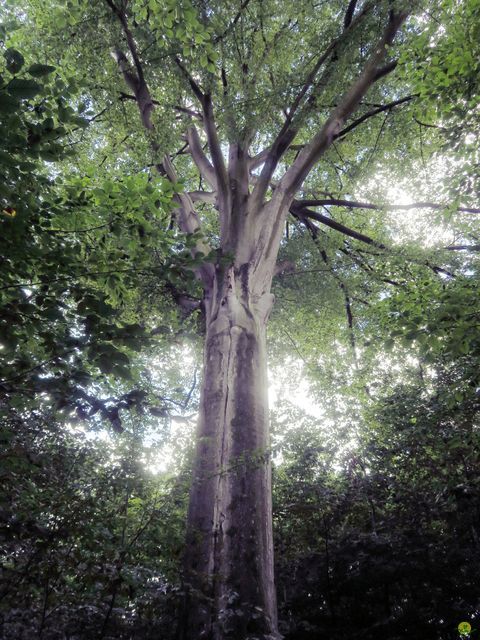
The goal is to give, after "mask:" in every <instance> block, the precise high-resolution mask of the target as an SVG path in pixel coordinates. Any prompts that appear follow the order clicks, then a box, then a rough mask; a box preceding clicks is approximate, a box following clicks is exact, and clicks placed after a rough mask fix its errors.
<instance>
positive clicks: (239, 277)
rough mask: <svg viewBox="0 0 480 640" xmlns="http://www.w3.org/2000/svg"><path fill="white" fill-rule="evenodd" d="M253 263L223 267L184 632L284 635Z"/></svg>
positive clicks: (193, 509) (193, 498)
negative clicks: (279, 612)
mask: <svg viewBox="0 0 480 640" xmlns="http://www.w3.org/2000/svg"><path fill="white" fill-rule="evenodd" d="M251 271H252V267H251V265H250V264H244V265H241V266H239V267H237V268H234V267H230V268H221V267H220V268H217V270H216V273H215V277H214V281H213V283H212V287H211V289H210V290H209V291H207V294H206V300H205V306H206V319H207V330H206V340H205V350H204V372H203V386H202V397H201V407H200V417H199V424H198V432H197V450H196V458H195V466H194V474H193V475H194V477H193V483H192V488H191V494H190V506H189V513H188V532H187V549H186V556H185V581H186V586H187V589H188V593H189V604H188V605H187V611H186V612H185V620H184V625H185V631H184V638H186V639H188V640H194V639H195V640H197V639H200V638H205V639H208V640H227V639H228V640H230V639H231V640H234V639H235V640H246V639H247V638H257V639H261V640H266V639H270V638H271V639H273V638H278V637H279V636H278V634H277V619H276V618H277V612H276V595H275V588H274V578H273V541H272V513H271V468H270V457H269V429H268V400H267V373H266V355H265V329H266V322H267V317H268V313H269V311H270V307H271V304H272V296H271V295H270V293H269V292H265V290H264V287H262V288H263V291H262V293H261V294H259V295H257V294H256V287H255V282H254V281H253V280H254V276H253V275H252V273H251Z"/></svg>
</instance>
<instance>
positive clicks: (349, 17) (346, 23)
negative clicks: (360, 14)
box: [343, 0, 358, 29]
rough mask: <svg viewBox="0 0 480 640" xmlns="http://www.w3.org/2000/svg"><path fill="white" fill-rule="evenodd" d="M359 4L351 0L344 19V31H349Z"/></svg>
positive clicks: (355, 0) (356, 0)
mask: <svg viewBox="0 0 480 640" xmlns="http://www.w3.org/2000/svg"><path fill="white" fill-rule="evenodd" d="M357 2H358V0H350V2H349V3H348V7H347V10H346V11H345V17H344V19H343V28H344V29H348V27H349V26H350V24H351V22H352V19H353V14H354V13H355V7H356V6H357Z"/></svg>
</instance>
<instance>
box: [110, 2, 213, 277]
mask: <svg viewBox="0 0 480 640" xmlns="http://www.w3.org/2000/svg"><path fill="white" fill-rule="evenodd" d="M105 2H106V3H107V4H108V6H109V7H110V8H111V9H112V11H113V12H114V14H115V15H116V16H117V18H118V20H119V21H120V23H121V25H122V28H123V31H124V33H125V36H126V38H127V43H128V47H129V49H130V53H131V54H132V58H133V60H134V62H135V68H136V73H135V72H133V71H131V70H130V69H129V68H128V60H127V59H126V57H125V55H124V54H123V53H122V52H121V51H120V50H118V49H117V50H115V52H114V54H113V55H114V58H115V60H116V61H117V64H118V66H119V68H120V70H121V71H122V74H123V77H124V79H125V82H126V83H127V85H128V87H129V88H130V89H131V90H133V92H134V95H135V98H136V101H137V106H138V109H139V111H140V116H141V120H142V124H143V126H144V127H145V129H147V130H148V131H151V132H153V131H154V125H153V123H152V121H151V118H150V114H151V111H152V110H153V108H154V104H153V100H152V97H151V94H150V90H149V88H148V85H147V83H146V80H145V75H144V73H143V69H142V65H141V63H140V58H139V56H138V53H137V48H136V44H135V41H134V39H133V36H132V34H131V32H130V29H129V27H128V22H127V18H126V15H125V13H124V12H123V11H121V10H120V9H119V8H118V7H117V6H116V5H115V4H114V3H113V2H112V1H111V0H105ZM151 146H152V150H153V151H154V153H157V152H158V151H159V145H158V143H157V142H155V141H154V140H153V139H152V141H151ZM155 168H156V169H157V171H158V172H159V173H160V174H161V175H166V176H167V178H168V179H169V180H170V181H171V182H173V183H176V182H177V176H176V174H175V169H174V167H173V165H172V162H171V160H170V158H169V157H168V156H167V155H165V156H164V157H163V162H162V163H157V164H156V165H155ZM174 201H175V202H176V203H177V204H178V205H179V207H178V209H177V223H178V226H179V228H180V229H181V230H182V231H183V232H185V233H194V232H195V231H198V229H200V221H199V218H198V215H197V213H196V211H195V208H194V206H193V202H192V199H191V198H190V197H189V195H188V194H182V193H180V194H176V195H175V196H174ZM197 252H200V253H203V254H204V255H207V254H208V253H210V248H209V247H208V246H207V245H206V244H205V243H203V242H202V241H200V240H199V241H198V242H197V244H196V246H195V248H194V250H193V253H194V254H195V253H197ZM211 270H212V265H211V264H205V265H202V266H201V267H199V269H198V270H196V272H197V275H198V276H199V277H200V278H201V279H202V281H203V283H204V284H205V285H206V286H208V285H209V283H210V279H211Z"/></svg>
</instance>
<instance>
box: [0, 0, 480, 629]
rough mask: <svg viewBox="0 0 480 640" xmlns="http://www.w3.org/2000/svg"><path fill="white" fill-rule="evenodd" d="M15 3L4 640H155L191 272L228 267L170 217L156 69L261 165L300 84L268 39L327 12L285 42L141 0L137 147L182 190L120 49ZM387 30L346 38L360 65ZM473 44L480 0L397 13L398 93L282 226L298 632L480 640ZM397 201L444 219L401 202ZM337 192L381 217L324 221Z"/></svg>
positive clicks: (182, 403)
mask: <svg viewBox="0 0 480 640" xmlns="http://www.w3.org/2000/svg"><path fill="white" fill-rule="evenodd" d="M27 4H28V7H26V8H25V11H24V10H23V9H22V8H21V7H20V6H19V3H16V2H6V3H4V6H3V5H2V8H1V9H0V15H1V16H2V21H1V24H0V41H1V42H0V43H1V46H2V55H3V58H2V63H1V74H0V137H1V149H0V232H1V236H0V265H1V274H2V283H1V286H0V327H1V350H0V354H1V358H0V417H1V423H0V562H1V572H2V573H1V582H0V637H1V638H5V640H27V639H30V638H33V637H38V638H43V639H44V640H63V639H66V638H69V639H70V640H89V639H91V638H98V639H99V640H101V639H102V638H105V639H108V638H112V639H113V638H123V639H125V640H127V638H128V639H131V638H135V639H138V640H140V639H142V640H148V639H150V638H151V639H152V640H153V638H164V639H165V640H168V639H169V638H172V639H173V638H174V637H176V629H177V622H178V619H179V618H181V616H182V607H184V606H185V601H184V599H183V591H182V588H183V585H182V578H181V569H180V558H181V556H182V548H183V547H182V545H183V538H184V528H185V512H186V502H187V495H188V485H189V477H190V474H189V469H190V464H191V453H192V437H191V433H192V419H193V418H194V415H195V411H196V408H197V406H198V400H199V398H198V380H197V378H198V374H197V371H199V370H200V360H201V357H200V340H199V336H200V338H201V336H202V332H203V319H202V313H201V305H200V292H199V286H198V283H197V282H196V281H195V277H194V273H195V269H196V268H198V266H199V265H201V264H203V263H204V262H205V260H206V261H213V260H214V259H216V258H217V257H218V256H217V254H216V251H217V250H216V249H215V248H214V249H213V251H212V253H210V254H209V255H207V256H205V255H198V253H197V254H196V252H195V249H196V248H197V247H198V246H199V244H198V243H199V238H200V234H195V233H193V234H186V233H182V232H180V231H179V230H178V229H176V228H175V226H174V224H173V222H172V221H173V219H174V214H173V210H174V202H175V198H176V197H177V195H178V194H179V193H182V192H183V191H184V190H185V189H196V188H197V187H198V184H197V182H198V179H197V176H196V175H195V174H194V172H193V171H192V168H191V166H190V165H189V164H188V161H187V160H186V159H185V157H184V155H185V154H184V153H183V150H182V147H181V145H182V144H183V140H182V135H183V133H182V132H183V129H182V127H183V125H184V124H185V122H186V120H185V118H188V117H191V113H192V111H194V106H193V105H192V104H191V103H190V102H189V100H188V98H186V97H185V96H186V90H185V84H186V83H185V78H183V77H182V75H181V74H179V73H178V70H177V72H175V67H174V65H173V64H172V63H171V60H170V61H168V60H167V58H168V56H169V55H170V56H171V55H172V51H173V53H174V54H175V55H181V57H182V60H183V62H184V63H185V64H187V63H188V65H189V68H190V69H194V74H195V77H196V78H198V79H201V81H202V82H203V83H204V85H206V86H207V85H208V86H210V87H211V89H212V92H214V91H217V92H218V93H219V95H221V105H222V117H221V118H220V124H219V126H220V127H222V128H223V129H224V130H225V131H227V133H228V135H229V136H231V135H233V133H234V132H233V131H232V127H233V125H232V119H231V118H229V114H230V115H231V114H232V113H233V114H234V115H235V123H236V125H235V126H236V127H240V128H242V127H246V126H247V124H249V125H250V124H251V123H252V122H255V124H256V126H257V137H256V139H255V140H254V143H253V147H256V146H260V143H261V142H263V141H264V140H265V139H269V136H270V135H271V131H272V130H273V128H274V126H275V125H276V124H277V122H276V121H277V119H278V118H277V114H278V113H279V112H280V113H281V107H282V105H283V101H284V100H285V99H286V98H287V97H289V96H290V97H291V92H292V88H293V87H294V86H295V78H296V75H297V74H298V73H300V70H299V69H296V68H295V67H294V66H289V65H290V63H291V60H292V58H291V56H292V55H293V52H292V47H291V44H290V40H289V38H288V37H286V36H287V35H289V37H290V36H291V37H293V36H294V35H296V34H298V33H300V34H302V36H301V38H302V40H301V41H300V40H299V41H298V42H299V43H301V44H302V46H306V47H307V46H310V47H313V46H315V42H316V39H317V38H318V32H317V29H321V35H322V38H323V39H324V40H325V39H327V38H330V37H332V35H334V34H335V33H336V28H337V24H338V23H339V20H340V22H341V16H343V15H344V11H345V7H344V6H343V3H340V2H332V3H323V4H322V3H321V4H322V7H321V10H322V11H323V12H324V13H323V14H322V16H323V18H324V20H323V22H322V25H321V27H320V26H318V21H316V20H314V19H313V18H312V13H311V6H310V5H311V3H309V2H301V3H299V5H298V15H297V16H296V17H295V21H294V20H293V17H292V16H287V17H288V20H287V19H286V20H285V23H282V24H279V23H278V21H277V20H276V19H275V16H276V12H278V13H279V14H280V13H281V10H280V7H279V4H278V3H276V2H273V1H272V2H265V3H253V2H252V6H251V7H250V9H248V11H251V13H250V14H249V13H248V11H247V14H246V15H242V11H243V10H244V9H246V8H248V4H249V3H248V2H246V3H243V4H242V6H241V7H239V6H237V5H239V3H234V2H228V3H224V7H223V8H222V9H221V10H219V7H218V4H219V3H211V4H212V9H211V12H212V20H211V21H210V23H208V24H206V22H205V19H204V17H205V16H204V15H203V14H202V7H203V8H204V9H205V7H204V5H206V3H202V2H198V3H197V2H167V3H165V4H164V5H162V6H160V3H157V2H148V3H144V2H140V1H138V2H137V1H132V2H131V4H130V7H131V14H132V17H133V19H132V22H133V24H134V25H135V28H136V37H137V39H138V41H139V42H140V43H141V44H142V46H143V47H144V51H143V53H142V55H144V56H145V57H146V60H145V62H146V68H147V69H148V70H149V73H150V77H152V78H155V79H156V81H157V84H156V94H155V100H156V102H157V103H158V104H157V106H158V110H157V111H156V112H155V118H156V120H155V125H156V127H157V130H160V134H159V135H160V140H161V143H162V145H163V146H165V147H166V148H168V149H169V150H170V151H173V150H178V152H177V155H176V158H177V166H178V168H179V169H180V170H181V171H180V172H179V175H181V179H179V180H178V181H175V182H173V183H172V181H171V180H167V179H165V177H164V176H162V175H159V173H158V171H156V163H157V162H158V157H157V151H158V149H156V148H155V147H154V146H153V147H152V144H151V140H150V139H149V136H148V135H143V133H142V132H141V128H140V125H139V124H138V122H137V120H138V118H137V116H136V114H135V107H134V105H133V104H132V99H131V95H129V94H127V93H126V92H125V86H124V85H123V84H120V81H121V79H119V74H118V71H117V69H116V68H115V62H114V61H113V59H112V58H111V56H110V54H109V50H110V49H111V48H112V47H113V46H114V44H115V42H116V41H117V40H118V38H119V33H120V28H119V25H118V24H117V23H116V22H115V21H114V20H112V17H111V15H110V12H109V9H108V7H106V6H104V3H88V2H84V1H81V0H78V1H73V0H72V1H71V2H67V3H56V2H44V1H43V0H38V1H37V0H35V1H33V0H32V1H31V2H29V3H27ZM106 4H107V5H108V2H107V3H106ZM127 4H128V3H125V5H127ZM220 4H221V3H220ZM244 5H245V6H244ZM350 5H352V3H350ZM350 5H349V6H350ZM355 5H356V3H353V5H352V6H353V7H354V8H355ZM47 8H48V11H47ZM239 8H240V10H239ZM205 10H206V9H205ZM433 10H434V11H435V16H434V17H435V19H434V20H428V16H429V15H430V12H431V11H433ZM282 15H283V14H282ZM272 16H273V19H272ZM263 21H265V24H264V22H263ZM377 21H378V16H377V15H376V14H375V13H374V14H373V17H372V19H371V21H370V22H368V24H367V26H366V29H365V31H362V32H361V33H360V34H355V38H358V39H360V40H361V39H362V38H364V39H365V41H366V42H367V44H366V45H365V46H366V47H367V48H368V42H370V41H369V40H368V38H369V37H370V36H371V34H372V33H376V29H377V27H378V24H377ZM33 25H35V34H34V36H32V37H29V33H30V32H29V30H31V29H32V26H33ZM252 25H253V27H252ZM255 25H260V26H259V27H258V26H255ZM292 25H293V26H292ZM315 25H316V26H315ZM479 25H480V16H479V3H478V2H477V1H476V0H468V1H466V2H461V3H457V2H451V1H449V0H445V1H444V2H442V3H440V4H439V5H438V7H436V8H434V7H432V6H430V5H428V6H426V9H425V13H424V14H420V15H418V14H417V15H415V16H414V17H413V18H412V20H411V22H410V23H409V26H408V29H406V30H405V33H404V34H403V36H402V38H403V41H402V44H404V45H405V46H404V48H403V49H402V51H401V53H400V58H399V60H400V62H399V72H398V76H396V79H389V81H388V85H387V87H386V88H385V87H384V88H382V89H380V88H374V90H373V91H372V95H370V96H369V100H371V101H372V102H370V101H367V102H365V104H362V107H361V109H362V112H361V113H362V114H363V115H364V116H366V117H365V118H364V123H365V124H364V126H360V125H359V126H358V127H357V128H356V129H355V132H353V136H352V137H346V139H345V140H344V141H339V143H338V145H336V146H335V148H334V149H333V150H332V151H331V152H329V155H328V156H327V159H326V162H325V163H324V164H323V165H322V170H321V171H320V170H319V171H318V172H316V173H315V174H314V175H313V176H312V178H311V182H310V184H309V185H308V188H307V187H306V193H305V194H304V195H305V196H309V195H310V196H311V197H312V198H313V197H315V199H317V200H318V196H319V194H320V195H321V196H322V198H324V199H325V201H326V203H327V204H325V205H324V206H323V209H322V211H324V213H325V216H324V217H326V219H327V223H325V224H326V226H322V221H321V220H318V219H317V221H316V222H314V221H315V220H316V219H315V218H312V220H310V221H309V222H308V224H304V223H305V220H303V221H302V220H301V218H299V217H298V216H293V217H292V218H291V219H290V220H289V222H288V223H287V228H286V230H285V236H284V238H283V240H282V245H281V250H280V254H281V255H280V258H281V261H282V264H283V265H285V266H284V267H283V268H282V269H281V270H280V273H279V275H278V277H277V278H276V280H275V285H274V289H275V295H276V306H275V308H274V310H273V313H272V319H271V329H270V338H271V341H270V356H271V376H272V379H273V381H274V382H275V384H274V385H273V386H274V387H275V390H276V395H277V396H278V397H282V400H281V401H278V402H277V403H276V404H275V406H274V408H273V411H272V421H273V442H272V453H273V460H274V524H275V528H274V535H275V548H276V573H277V591H278V601H279V616H280V630H281V632H282V633H283V634H284V635H285V637H286V638H287V639H288V640H307V639H308V640H313V639H316V638H323V637H325V638H331V639H332V640H347V639H348V640H356V639H358V640H360V639H362V640H370V639H372V640H373V639H374V638H378V637H383V638H388V639H389V640H396V639H398V640H400V639H402V640H403V639H407V638H409V639H417V638H418V640H420V639H428V638H432V640H433V639H435V640H453V639H457V638H458V637H459V633H458V631H457V626H458V623H459V622H461V621H462V620H465V621H469V622H470V624H471V625H472V628H473V630H472V632H471V634H470V637H471V638H477V637H480V636H479V633H480V631H479V629H480V609H479V603H480V587H479V581H478V577H477V573H478V570H477V568H478V565H479V562H480V542H479V541H480V478H479V474H478V470H479V469H480V439H479V433H480V432H479V426H480V425H479V409H480V332H479V316H480V309H479V300H480V298H479V285H478V282H479V280H478V277H479V275H480V274H479V266H480V265H479V262H478V253H479V244H478V242H479V231H478V223H477V219H476V218H475V215H476V214H475V213H472V212H471V211H474V210H470V211H465V209H466V208H468V207H470V208H471V207H474V206H475V205H478V203H477V201H476V197H477V192H478V150H477V147H476V141H477V134H478V129H479V119H478V105H479V103H480V98H479V95H480V92H479V87H478V77H479V76H478V69H477V67H478V55H477V53H478V33H479V28H480V26H479ZM231 33H234V34H235V35H236V36H238V38H237V37H235V38H233V39H229V37H228V36H230V35H231ZM152 34H161V36H159V37H157V35H155V37H153V36H152ZM396 46H397V45H396ZM338 55H339V56H340V58H341V60H343V57H345V58H346V57H348V56H346V55H345V51H344V50H343V49H341V50H339V54H338ZM248 56H250V58H249V64H250V67H251V68H252V69H255V68H257V67H258V72H257V73H256V75H255V81H254V82H253V83H250V84H248V83H247V84H245V83H246V81H245V80H244V76H246V75H247V72H248V69H247V70H245V68H243V67H238V64H239V60H244V62H243V64H244V65H245V64H246V62H245V60H246V59H247V58H248ZM342 56H343V57H342ZM159 60H160V61H161V60H167V61H166V62H165V63H164V66H161V64H159ZM354 62H355V63H357V62H358V61H357V60H354ZM220 65H223V66H221V67H220ZM262 65H263V66H262ZM292 65H293V63H292ZM342 65H343V66H342V67H341V73H340V76H339V77H333V78H332V77H328V76H326V77H325V79H324V80H325V86H326V89H325V92H324V93H323V94H322V97H321V100H320V99H317V101H316V111H315V117H314V116H313V115H312V117H311V120H310V119H306V121H305V122H304V123H302V124H304V125H305V130H304V132H303V134H302V135H305V136H306V135H307V134H308V133H309V132H310V131H311V130H313V129H314V128H315V126H316V119H320V118H321V117H323V116H324V114H325V113H328V109H329V108H330V104H331V102H333V101H335V99H336V93H335V92H336V91H337V89H336V82H337V81H338V82H345V78H347V79H348V74H349V73H351V71H349V68H347V64H346V63H345V64H343V62H342ZM237 67H238V68H239V69H241V70H242V72H241V73H237V74H236V73H235V69H236V68H237ZM220 68H221V69H222V71H223V72H224V73H225V70H226V73H227V74H228V76H229V82H230V83H231V85H230V93H229V94H228V93H227V91H226V90H225V87H224V86H223V87H222V74H221V73H220V72H219V69H220ZM217 72H218V73H217ZM242 74H243V75H242ZM342 74H343V75H342ZM242 78H243V79H242ZM236 95H241V96H243V99H242V100H238V101H235V100H234V98H233V97H232V96H236ZM400 98H402V99H403V98H406V99H405V101H404V102H402V103H401V104H402V106H400V103H399V104H398V105H397V104H395V105H393V106H389V107H388V108H383V110H382V109H381V106H382V104H383V103H387V102H392V101H395V100H399V99H400ZM372 108H373V109H374V110H375V109H380V110H379V111H378V115H379V118H380V119H378V118H377V115H375V114H374V115H373V116H372V115H371V110H372ZM396 110H397V111H400V112H399V113H398V116H397V117H395V118H394V117H393V114H394V113H396ZM172 113H176V114H177V115H176V117H172ZM369 114H370V115H369ZM168 122H170V125H168V126H167V123H168ZM360 124H361V123H360ZM302 142H303V140H302V139H300V140H298V143H299V146H301V144H302ZM297 152H298V149H292V150H291V151H289V154H291V157H292V158H293V157H295V154H296V153H297ZM146 165H147V166H146ZM393 184H394V187H392V185H393ZM322 189H323V191H322ZM403 192H405V193H407V194H408V195H410V194H415V197H414V198H413V200H414V201H416V202H418V201H420V200H421V201H422V202H423V201H425V202H427V204H428V202H430V201H432V200H433V201H434V203H435V206H433V207H430V208H428V207H427V209H428V213H425V209H424V208H422V207H419V208H413V209H412V210H410V209H403V210H402V209H393V210H392V209H390V208H389V207H388V206H387V204H386V203H390V204H392V199H393V200H395V199H396V198H398V199H401V198H402V193H403ZM352 194H355V195H356V197H358V199H362V200H370V203H371V202H373V203H375V206H370V208H368V207H359V206H357V205H355V206H345V204H344V203H343V204H342V202H343V201H344V200H345V199H346V200H352V198H353V195H352ZM432 194H433V195H432ZM357 204H358V203H357ZM360 204H361V203H360ZM393 204H395V202H393ZM400 205H402V202H400ZM200 207H201V209H200V210H201V215H202V217H203V235H202V236H201V238H200V241H203V240H205V239H207V240H208V241H209V242H210V244H211V245H212V246H214V247H215V241H216V238H217V237H218V228H217V226H216V224H217V223H216V220H215V218H214V217H213V216H212V209H213V207H210V204H209V203H205V204H201V205H200ZM209 207H210V208H209ZM459 207H460V209H459ZM461 207H463V209H464V210H463V211H462V210H461ZM412 211H413V213H412ZM477 213H478V212H477ZM332 218H333V219H334V220H336V221H337V223H338V225H340V227H343V230H342V229H340V228H339V226H338V225H337V227H336V228H335V227H332V226H331V225H330V226H329V225H328V221H329V220H331V219H332ZM345 228H346V229H347V233H346V234H345V233H344V231H345ZM352 229H355V230H356V231H355V233H356V235H355V233H354V234H353V235H352V233H351V231H352ZM359 236H361V237H359ZM181 361H183V363H182V362H181ZM179 365H181V366H179ZM300 377H301V378H302V382H300V379H299V378H300ZM306 387H308V390H309V402H310V404H311V406H310V407H305V406H302V403H301V402H299V401H298V398H297V396H298V394H299V391H298V389H299V388H300V389H301V392H302V393H303V391H304V389H305V388H306ZM303 404H304V405H305V402H304V403H303Z"/></svg>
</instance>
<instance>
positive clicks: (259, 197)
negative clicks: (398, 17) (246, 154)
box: [252, 2, 373, 207]
mask: <svg viewBox="0 0 480 640" xmlns="http://www.w3.org/2000/svg"><path fill="white" fill-rule="evenodd" d="M372 6H373V4H372V3H371V2H370V3H367V4H366V5H365V7H364V9H363V11H362V12H361V13H360V14H359V15H358V16H357V17H356V18H355V19H354V20H352V21H351V22H350V24H349V25H348V27H346V29H345V30H344V31H343V33H342V34H341V35H340V36H338V37H337V38H335V39H334V40H332V42H331V43H330V44H329V45H328V47H327V48H326V49H325V50H324V52H323V53H322V54H321V55H320V57H319V58H318V60H317V61H316V63H315V65H314V67H313V69H312V70H311V71H310V73H309V74H308V76H307V79H306V80H305V82H304V84H303V86H302V87H301V89H300V91H299V92H298V93H297V95H296V96H295V98H294V100H293V102H292V104H291V106H290V107H289V109H288V112H287V116H286V118H285V122H284V124H283V126H282V128H281V129H280V131H279V133H278V135H277V136H276V138H275V140H274V141H273V143H272V144H271V145H270V147H269V149H268V153H266V155H265V162H264V166H263V169H262V171H261V173H260V179H259V181H258V183H257V185H256V187H255V189H254V192H253V194H252V198H253V199H254V206H256V207H260V205H261V203H262V201H263V198H264V197H265V193H266V192H267V189H268V187H269V184H270V180H271V178H272V176H273V174H274V172H275V169H276V168H277V166H278V163H279V161H280V159H281V158H282V156H283V154H284V153H285V151H286V150H287V149H288V148H289V146H290V144H291V143H292V142H293V140H294V138H295V136H296V135H297V132H298V123H297V124H295V120H298V118H295V116H297V114H298V111H299V109H300V107H301V105H302V102H303V100H304V98H305V96H306V95H307V94H308V92H309V91H310V89H311V88H312V87H313V86H314V84H315V78H316V76H317V74H318V72H319V70H320V69H321V67H322V66H323V65H324V63H325V62H326V61H327V60H328V59H329V57H330V56H332V55H333V54H334V53H335V51H336V50H337V48H338V47H339V45H340V44H343V41H344V40H345V39H346V38H347V37H348V36H349V35H350V34H351V32H352V31H353V29H354V28H355V27H356V26H357V25H358V23H359V22H360V21H361V20H362V19H363V18H364V16H365V15H366V14H367V13H368V11H369V10H370V9H371V8H372ZM310 107H311V108H313V103H310ZM259 155H260V156H262V155H263V152H262V154H259ZM257 157H258V156H257ZM262 160H263V157H262Z"/></svg>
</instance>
